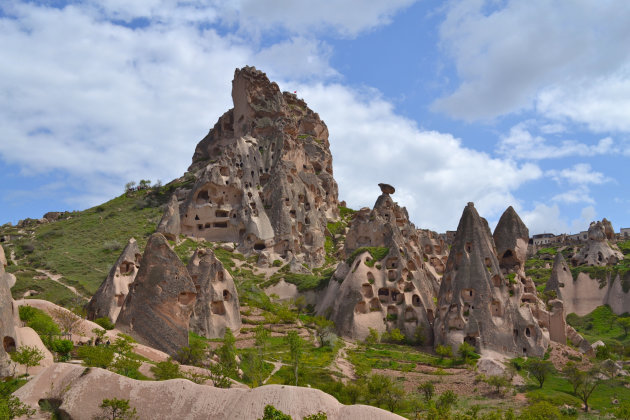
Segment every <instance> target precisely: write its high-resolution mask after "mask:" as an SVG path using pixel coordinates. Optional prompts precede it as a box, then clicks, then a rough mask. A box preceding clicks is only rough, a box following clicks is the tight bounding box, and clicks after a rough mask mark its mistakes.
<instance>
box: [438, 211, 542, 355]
mask: <svg viewBox="0 0 630 420" xmlns="http://www.w3.org/2000/svg"><path fill="white" fill-rule="evenodd" d="M521 224H522V222H521V220H520V218H518V216H515V213H514V210H513V209H508V210H507V211H506V213H505V214H504V215H503V216H502V217H501V222H500V224H499V225H497V229H496V232H495V235H496V237H497V238H499V239H500V242H501V246H502V251H503V254H502V257H503V258H502V259H501V262H503V267H501V262H500V260H499V259H498V258H497V255H496V249H495V244H494V240H493V238H492V235H491V233H490V229H489V227H488V223H487V222H486V220H485V219H483V218H481V217H480V216H479V214H478V213H477V211H476V210H475V207H474V205H473V203H468V205H467V206H466V208H465V209H464V212H463V214H462V217H461V219H460V221H459V226H458V227H457V233H456V234H455V239H454V241H453V246H452V248H451V251H450V253H449V257H448V262H447V263H446V271H445V273H444V276H443V277H442V283H441V285H440V291H439V294H438V307H439V310H438V315H437V318H436V320H435V325H434V334H435V342H436V344H446V345H451V346H453V349H457V348H458V347H459V345H460V344H461V343H462V342H466V343H469V344H471V345H473V346H474V347H475V348H476V349H477V351H479V352H481V353H484V352H485V351H494V352H499V353H503V354H519V355H523V354H524V355H530V356H542V355H543V354H544V352H545V350H546V348H547V345H548V342H549V335H548V332H547V331H543V329H542V328H541V327H540V326H539V323H538V320H537V319H535V317H534V312H535V311H536V309H537V306H538V304H539V301H538V300H537V298H536V296H535V293H536V291H535V289H533V290H528V289H527V287H531V286H530V285H529V284H526V283H527V282H526V280H527V279H526V278H525V277H524V276H522V275H521V272H522V262H524V260H523V261H521V260H520V254H522V248H520V247H519V246H518V244H519V241H520V240H521V239H522V235H523V232H524V230H523V228H524V226H520V225H521ZM524 229H525V230H526V228H524ZM507 250H511V251H512V252H511V253H510V254H508V255H507V256H506V255H505V254H506V253H507ZM529 281H530V282H531V280H529ZM530 305H532V306H533V308H532V307H530Z"/></svg>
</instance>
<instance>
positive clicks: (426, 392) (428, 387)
mask: <svg viewBox="0 0 630 420" xmlns="http://www.w3.org/2000/svg"><path fill="white" fill-rule="evenodd" d="M418 392H419V393H420V394H422V396H423V398H424V402H425V403H428V402H429V401H431V399H432V398H433V395H434V394H435V386H434V385H433V382H425V383H423V384H421V385H419V386H418Z"/></svg>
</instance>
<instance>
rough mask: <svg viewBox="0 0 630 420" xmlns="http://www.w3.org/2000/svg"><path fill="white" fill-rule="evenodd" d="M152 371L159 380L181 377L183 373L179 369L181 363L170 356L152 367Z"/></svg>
mask: <svg viewBox="0 0 630 420" xmlns="http://www.w3.org/2000/svg"><path fill="white" fill-rule="evenodd" d="M151 372H153V375H154V376H155V379H156V380H158V381H166V380H168V379H176V378H181V377H182V373H181V372H180V370H179V365H178V364H177V363H175V362H173V360H172V359H171V358H170V357H169V358H168V360H166V361H164V362H159V363H157V364H156V365H155V366H152V367H151Z"/></svg>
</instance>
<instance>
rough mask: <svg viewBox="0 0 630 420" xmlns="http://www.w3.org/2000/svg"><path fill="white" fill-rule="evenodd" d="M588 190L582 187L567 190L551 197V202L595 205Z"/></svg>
mask: <svg viewBox="0 0 630 420" xmlns="http://www.w3.org/2000/svg"><path fill="white" fill-rule="evenodd" d="M589 194H590V189H589V188H588V187H586V186H584V185H581V186H578V187H577V188H574V189H571V190H567V191H565V192H562V193H560V194H556V195H554V196H553V197H552V200H553V201H557V202H560V203H569V204H573V203H589V204H595V200H593V197H591V196H590V195H589Z"/></svg>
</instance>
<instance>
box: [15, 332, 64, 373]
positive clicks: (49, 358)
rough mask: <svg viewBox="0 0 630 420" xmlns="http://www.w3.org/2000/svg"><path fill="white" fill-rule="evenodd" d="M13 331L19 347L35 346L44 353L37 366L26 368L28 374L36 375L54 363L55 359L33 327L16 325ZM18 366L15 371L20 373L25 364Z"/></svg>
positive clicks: (24, 369) (22, 371)
mask: <svg viewBox="0 0 630 420" xmlns="http://www.w3.org/2000/svg"><path fill="white" fill-rule="evenodd" d="M15 331H16V335H17V347H18V348H20V347H21V346H30V347H35V348H36V349H38V350H39V351H41V352H42V354H43V355H44V358H43V359H42V360H41V361H40V362H39V366H33V367H30V368H29V369H28V374H29V375H36V374H38V373H39V372H41V371H43V370H44V369H46V368H47V367H48V366H51V365H52V364H53V363H54V360H55V359H54V357H53V355H52V353H51V352H50V350H48V349H47V348H46V346H45V345H44V343H43V342H42V339H41V338H40V337H39V335H38V334H37V332H35V330H34V329H32V328H29V327H18V328H16V329H15ZM18 366H19V367H18V369H17V373H19V374H21V373H25V372H26V366H23V365H18Z"/></svg>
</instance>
